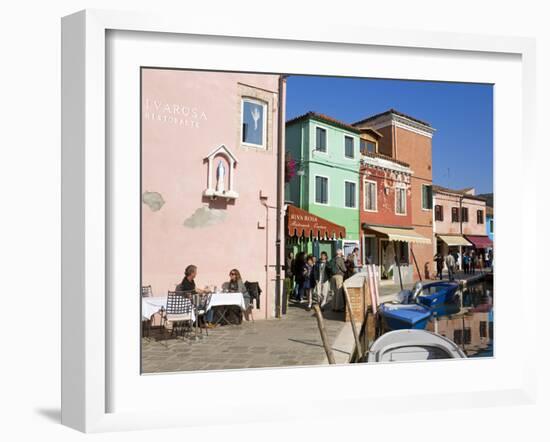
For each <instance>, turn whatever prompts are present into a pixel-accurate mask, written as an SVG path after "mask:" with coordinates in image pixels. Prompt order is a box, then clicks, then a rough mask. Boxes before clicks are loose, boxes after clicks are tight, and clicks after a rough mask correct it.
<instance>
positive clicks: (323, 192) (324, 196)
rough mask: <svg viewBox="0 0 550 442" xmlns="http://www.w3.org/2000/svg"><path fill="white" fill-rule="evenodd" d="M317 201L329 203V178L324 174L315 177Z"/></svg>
mask: <svg viewBox="0 0 550 442" xmlns="http://www.w3.org/2000/svg"><path fill="white" fill-rule="evenodd" d="M315 202H316V203H317V204H328V178H327V177H324V176H316V177H315Z"/></svg>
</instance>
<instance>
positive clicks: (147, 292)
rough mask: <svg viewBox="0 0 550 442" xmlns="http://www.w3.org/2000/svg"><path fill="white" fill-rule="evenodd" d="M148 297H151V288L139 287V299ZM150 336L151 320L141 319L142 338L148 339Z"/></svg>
mask: <svg viewBox="0 0 550 442" xmlns="http://www.w3.org/2000/svg"><path fill="white" fill-rule="evenodd" d="M150 296H153V288H152V287H151V286H150V285H142V286H141V297H142V298H148V297H150ZM150 334H151V320H150V319H142V320H141V336H142V337H149V335H150Z"/></svg>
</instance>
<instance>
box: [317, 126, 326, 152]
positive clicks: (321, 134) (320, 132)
mask: <svg viewBox="0 0 550 442" xmlns="http://www.w3.org/2000/svg"><path fill="white" fill-rule="evenodd" d="M315 150H316V151H318V152H326V151H327V130H326V129H324V128H322V127H319V126H317V127H316V128H315Z"/></svg>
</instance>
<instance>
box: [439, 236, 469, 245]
mask: <svg viewBox="0 0 550 442" xmlns="http://www.w3.org/2000/svg"><path fill="white" fill-rule="evenodd" d="M437 237H438V238H439V239H440V240H441V241H443V242H445V243H447V245H448V246H466V247H471V246H472V244H471V243H470V242H469V241H468V240H467V239H466V238H464V237H463V236H456V235H437Z"/></svg>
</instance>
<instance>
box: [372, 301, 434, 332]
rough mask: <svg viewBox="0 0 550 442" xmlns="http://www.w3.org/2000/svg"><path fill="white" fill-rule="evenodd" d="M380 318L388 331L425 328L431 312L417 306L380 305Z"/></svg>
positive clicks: (389, 303)
mask: <svg viewBox="0 0 550 442" xmlns="http://www.w3.org/2000/svg"><path fill="white" fill-rule="evenodd" d="M379 311H380V316H381V317H382V321H383V325H384V327H385V328H386V329H389V330H402V329H410V328H414V329H419V330H423V329H425V328H426V325H427V324H428V321H429V320H430V317H431V316H432V311H431V310H430V309H429V308H427V307H425V306H422V305H419V304H394V303H391V302H388V303H385V304H381V305H380V310H379Z"/></svg>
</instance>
